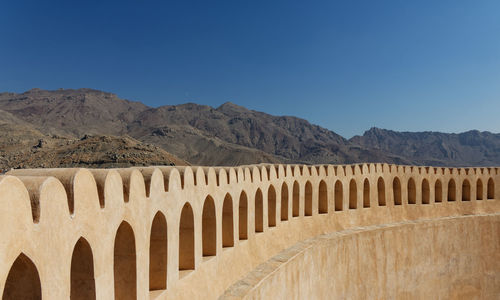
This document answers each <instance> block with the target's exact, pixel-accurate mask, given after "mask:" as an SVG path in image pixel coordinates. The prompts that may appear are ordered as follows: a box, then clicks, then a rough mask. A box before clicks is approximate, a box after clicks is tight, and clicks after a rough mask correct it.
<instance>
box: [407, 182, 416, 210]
mask: <svg viewBox="0 0 500 300" xmlns="http://www.w3.org/2000/svg"><path fill="white" fill-rule="evenodd" d="M416 203H417V188H416V186H415V180H414V179H413V178H411V177H410V179H408V204H416Z"/></svg>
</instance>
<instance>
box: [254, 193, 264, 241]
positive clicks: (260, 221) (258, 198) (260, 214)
mask: <svg viewBox="0 0 500 300" xmlns="http://www.w3.org/2000/svg"><path fill="white" fill-rule="evenodd" d="M262 202H263V200H262V191H261V190H260V189H257V192H256V193H255V232H264V204H263V203H262Z"/></svg>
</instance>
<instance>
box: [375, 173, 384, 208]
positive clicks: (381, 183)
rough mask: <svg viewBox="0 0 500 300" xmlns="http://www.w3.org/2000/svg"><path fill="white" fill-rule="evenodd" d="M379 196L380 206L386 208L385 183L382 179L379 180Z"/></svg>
mask: <svg viewBox="0 0 500 300" xmlns="http://www.w3.org/2000/svg"><path fill="white" fill-rule="evenodd" d="M377 196H378V206H385V205H386V201H385V182H384V179H383V178H382V177H379V178H378V180H377Z"/></svg>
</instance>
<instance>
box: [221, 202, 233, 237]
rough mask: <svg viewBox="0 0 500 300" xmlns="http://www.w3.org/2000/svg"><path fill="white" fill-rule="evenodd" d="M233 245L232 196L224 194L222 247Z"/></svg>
mask: <svg viewBox="0 0 500 300" xmlns="http://www.w3.org/2000/svg"><path fill="white" fill-rule="evenodd" d="M233 246H234V223H233V198H232V197H231V195H229V193H228V194H226V196H225V197H224V203H223V204H222V247H233Z"/></svg>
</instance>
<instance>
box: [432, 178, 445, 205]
mask: <svg viewBox="0 0 500 300" xmlns="http://www.w3.org/2000/svg"><path fill="white" fill-rule="evenodd" d="M434 202H435V203H439V202H443V185H442V184H441V180H439V179H438V180H436V183H435V184H434Z"/></svg>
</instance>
